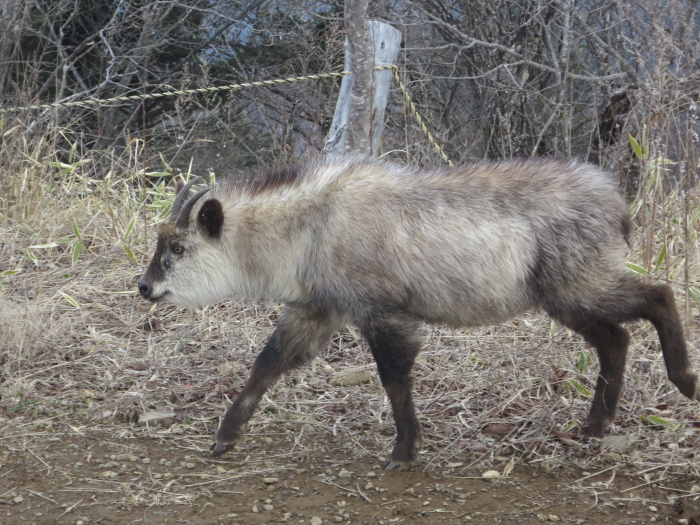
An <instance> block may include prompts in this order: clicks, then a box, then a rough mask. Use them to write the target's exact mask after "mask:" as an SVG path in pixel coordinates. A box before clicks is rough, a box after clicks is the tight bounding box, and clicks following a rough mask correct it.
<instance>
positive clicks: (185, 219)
mask: <svg viewBox="0 0 700 525" xmlns="http://www.w3.org/2000/svg"><path fill="white" fill-rule="evenodd" d="M210 189H211V188H204V189H203V190H199V191H198V192H197V193H195V194H194V195H192V197H190V198H189V199H188V200H187V202H186V203H185V204H183V205H182V208H181V209H180V213H179V214H178V216H177V220H176V221H175V227H176V228H182V229H185V228H187V225H188V224H189V222H190V212H191V211H192V206H194V205H195V203H196V202H197V201H198V200H199V199H201V198H202V195H204V194H205V193H206V192H208V191H209V190H210Z"/></svg>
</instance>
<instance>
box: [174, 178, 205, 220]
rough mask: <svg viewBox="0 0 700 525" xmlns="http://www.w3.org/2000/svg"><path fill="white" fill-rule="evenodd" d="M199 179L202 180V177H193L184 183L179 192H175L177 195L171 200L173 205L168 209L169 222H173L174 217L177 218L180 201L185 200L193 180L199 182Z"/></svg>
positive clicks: (180, 205) (180, 206)
mask: <svg viewBox="0 0 700 525" xmlns="http://www.w3.org/2000/svg"><path fill="white" fill-rule="evenodd" d="M200 180H202V177H195V178H194V179H192V180H190V181H189V182H188V183H187V184H185V185H184V186H183V187H182V189H181V190H180V191H179V192H177V196H176V197H175V200H174V201H173V207H172V209H171V210H170V222H175V219H177V217H178V215H179V214H180V208H182V203H183V202H185V199H186V198H187V192H188V191H190V188H191V187H192V185H193V184H194V183H195V182H199V181H200Z"/></svg>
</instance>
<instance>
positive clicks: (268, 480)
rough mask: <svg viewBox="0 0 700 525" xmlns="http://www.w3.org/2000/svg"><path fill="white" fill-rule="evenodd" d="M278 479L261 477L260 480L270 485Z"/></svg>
mask: <svg viewBox="0 0 700 525" xmlns="http://www.w3.org/2000/svg"><path fill="white" fill-rule="evenodd" d="M279 480H280V479H279V478H263V479H262V482H263V483H265V485H272V484H273V483H277V482H278V481H279Z"/></svg>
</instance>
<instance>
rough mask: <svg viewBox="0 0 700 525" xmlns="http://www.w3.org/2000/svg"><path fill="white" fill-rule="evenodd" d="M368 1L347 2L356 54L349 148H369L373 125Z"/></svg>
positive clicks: (351, 44)
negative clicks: (370, 131) (370, 129)
mask: <svg viewBox="0 0 700 525" xmlns="http://www.w3.org/2000/svg"><path fill="white" fill-rule="evenodd" d="M368 4H369V0H346V2H345V31H346V33H347V37H348V46H349V51H350V55H351V56H352V69H351V71H352V76H353V80H354V82H353V89H352V96H351V98H350V113H349V115H348V130H347V131H348V133H347V138H346V141H345V149H346V150H348V151H356V152H359V153H366V152H368V151H369V146H370V144H369V127H370V123H371V117H372V115H371V108H372V80H373V75H374V54H373V53H372V48H371V45H370V34H369V21H368V20H367V6H368Z"/></svg>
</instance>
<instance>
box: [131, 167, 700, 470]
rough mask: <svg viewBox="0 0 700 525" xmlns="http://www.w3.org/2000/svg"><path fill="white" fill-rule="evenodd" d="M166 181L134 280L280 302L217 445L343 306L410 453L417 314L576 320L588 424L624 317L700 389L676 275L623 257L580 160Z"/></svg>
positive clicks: (193, 292)
mask: <svg viewBox="0 0 700 525" xmlns="http://www.w3.org/2000/svg"><path fill="white" fill-rule="evenodd" d="M190 185H191V183H190V184H188V185H187V186H186V187H185V188H183V189H182V190H181V191H180V192H179V194H178V195H177V197H176V200H175V203H174V205H173V210H172V216H171V220H170V222H167V223H164V224H161V225H160V227H159V229H158V240H157V245H156V252H155V255H154V257H153V260H152V261H151V262H150V264H149V266H148V268H147V270H146V272H145V273H144V275H143V277H142V278H141V279H140V281H139V283H138V287H139V292H140V294H141V296H142V297H143V298H144V299H148V300H150V301H154V302H155V301H161V300H168V301H171V302H172V303H174V304H176V305H179V306H183V307H201V306H203V305H206V304H210V303H213V302H215V301H219V300H221V299H224V298H227V297H237V298H267V299H272V300H276V301H280V302H282V303H285V304H286V307H285V309H284V313H283V315H282V317H281V319H280V321H279V324H278V325H277V327H276V329H275V330H274V332H273V333H272V335H271V337H270V339H269V341H268V342H267V343H266V345H265V347H264V348H263V350H262V352H261V353H260V354H259V355H258V357H257V359H256V360H255V363H254V365H253V369H252V372H251V374H250V377H249V378H248V380H247V382H246V384H245V387H244V388H243V390H242V391H241V393H240V394H239V395H238V397H237V398H236V400H235V402H234V403H233V404H232V405H231V406H230V407H229V409H228V410H227V412H226V414H225V416H224V418H223V420H222V422H221V426H220V427H219V430H218V432H217V434H216V442H215V443H214V444H213V445H212V454H213V455H214V456H218V455H220V454H223V453H224V452H226V451H227V450H229V449H231V448H232V447H233V445H234V443H235V442H236V441H237V440H239V439H240V438H241V437H242V435H243V432H244V430H245V426H246V423H247V421H248V420H249V419H250V417H251V415H252V413H253V411H254V410H255V407H256V406H257V405H258V403H259V401H260V399H261V397H262V396H263V394H264V393H265V391H266V390H267V389H268V388H269V387H270V385H271V384H272V383H273V382H274V381H275V380H277V379H278V378H279V377H280V375H281V374H283V373H285V372H287V371H289V370H291V369H292V368H294V367H298V366H301V365H303V364H305V363H308V362H309V361H310V360H311V359H312V358H313V356H314V355H316V354H317V353H318V352H319V351H321V350H322V349H323V348H324V347H325V346H326V345H327V343H328V342H329V340H330V338H331V336H332V335H333V333H334V332H336V331H337V330H339V329H340V328H342V327H344V326H345V325H346V324H347V323H352V324H354V325H356V326H357V327H358V328H359V330H360V332H361V333H362V335H363V336H364V337H365V338H366V340H367V341H368V343H369V347H370V349H371V351H372V354H373V356H374V359H375V361H376V363H377V368H378V370H379V377H380V378H381V382H382V385H383V386H384V388H385V389H386V393H387V395H388V397H389V399H390V401H391V406H392V409H393V413H394V420H395V424H396V445H395V447H394V449H393V451H392V453H391V459H390V461H389V462H388V463H387V465H386V468H387V469H396V468H400V469H405V468H408V467H409V466H410V465H411V464H412V462H413V461H414V460H415V459H416V455H417V453H418V452H419V450H420V448H421V445H422V440H421V431H420V425H419V422H418V419H417V418H416V413H415V410H414V406H413V401H412V395H411V381H410V372H411V367H412V366H413V362H414V360H415V358H416V354H418V351H419V350H420V347H421V340H420V334H419V332H420V327H421V324H422V323H423V322H426V323H440V324H444V325H449V326H452V327H475V326H481V325H490V324H495V323H500V322H503V321H505V320H507V319H510V318H512V317H513V316H517V315H520V314H522V313H523V312H525V311H527V310H530V309H539V310H543V311H545V312H547V314H549V315H550V316H551V317H552V318H554V319H555V320H557V321H558V322H559V323H562V324H563V325H565V326H567V327H569V328H570V329H571V330H574V331H575V332H578V333H579V334H581V336H582V337H583V338H584V339H585V340H586V341H587V342H588V343H590V344H591V345H592V346H593V347H594V348H595V349H596V351H597V353H598V356H599V361H600V375H599V376H598V380H597V385H596V390H595V396H594V399H593V404H592V407H591V410H590V413H589V415H588V418H587V421H586V424H585V426H584V427H583V432H584V434H586V435H588V436H595V437H601V436H602V435H603V430H604V428H605V427H606V425H608V424H610V423H611V422H612V421H613V418H614V415H615V409H616V407H617V404H618V400H619V398H620V393H621V390H622V386H623V376H624V367H625V356H626V353H627V346H628V343H629V335H628V332H627V331H626V330H625V329H624V328H622V327H621V326H620V323H624V322H626V321H632V320H636V319H640V318H641V319H647V320H649V321H650V322H651V323H653V325H654V327H655V328H656V330H657V332H658V335H659V338H660V342H661V349H662V351H663V356H664V360H665V363H666V370H667V373H668V377H669V379H670V380H671V381H672V382H673V383H674V384H675V385H676V386H677V387H678V389H679V390H680V391H681V393H683V394H684V395H685V396H687V397H689V398H692V399H700V389H699V388H698V380H697V376H696V375H695V373H693V370H692V369H691V365H690V361H689V358H688V351H687V348H686V344H685V341H684V337H683V329H682V326H681V321H680V317H679V315H678V311H677V310H676V306H675V303H674V298H673V292H672V291H671V289H670V288H669V287H668V286H666V285H654V284H650V283H647V282H643V281H641V280H639V279H637V278H636V277H634V276H632V275H630V274H629V273H628V272H627V270H626V269H625V266H624V256H625V243H626V241H628V238H629V235H630V228H631V220H630V216H629V213H628V209H627V206H626V205H625V201H624V199H623V197H622V195H621V194H620V191H619V190H618V188H617V186H616V184H615V183H614V181H613V180H612V178H611V177H610V176H609V175H608V174H606V173H603V172H601V171H599V170H598V169H597V168H595V167H593V166H590V165H585V164H580V163H577V162H574V161H562V160H526V161H512V162H500V163H494V164H475V165H467V166H461V167H452V168H444V169H434V170H427V169H417V168H410V167H406V166H400V165H396V164H392V163H389V162H384V161H378V160H370V159H366V158H360V157H339V158H328V159H325V160H324V159H319V160H316V161H313V162H310V163H309V164H307V165H305V166H303V167H301V168H299V169H294V170H292V169H290V170H284V171H279V172H270V173H259V174H257V175H254V176H250V177H248V178H243V179H238V180H236V179H233V178H229V179H226V180H224V181H222V182H221V183H219V184H217V185H215V186H214V187H212V188H207V189H203V190H201V191H199V192H198V193H196V194H195V195H193V196H192V197H188V196H187V192H188V190H189V187H190Z"/></svg>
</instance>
